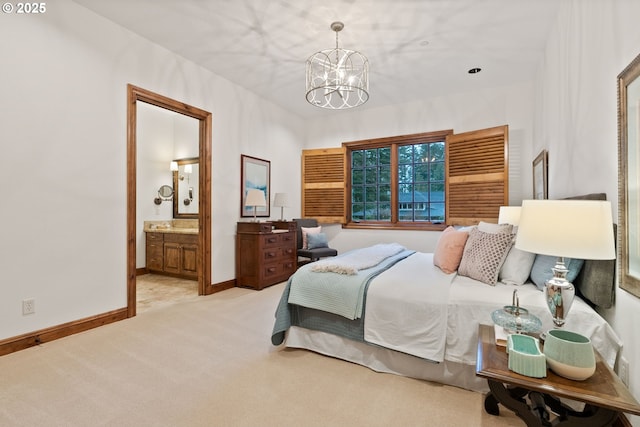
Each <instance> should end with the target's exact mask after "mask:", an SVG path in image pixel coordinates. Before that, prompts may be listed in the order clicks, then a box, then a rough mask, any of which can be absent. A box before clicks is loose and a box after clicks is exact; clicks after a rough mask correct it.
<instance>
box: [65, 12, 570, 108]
mask: <svg viewBox="0 0 640 427" xmlns="http://www.w3.org/2000/svg"><path fill="white" fill-rule="evenodd" d="M74 1H75V2H76V3H78V4H80V5H83V6H85V7H87V8H89V9H91V10H93V11H94V12H96V13H98V14H99V15H102V16H104V17H106V18H108V19H110V20H112V21H114V22H116V23H118V24H120V25H122V26H124V27H126V28H128V29H130V30H132V31H134V32H136V33H138V34H140V35H141V36H142V37H145V38H146V39H148V40H151V41H152V42H154V43H156V44H158V45H161V46H164V47H165V48H166V49H169V50H170V51H173V52H175V53H176V54H178V55H180V56H182V57H184V58H187V59H189V60H191V61H193V62H195V63H197V64H199V65H200V66H202V67H204V68H207V69H209V70H211V71H212V72H214V73H216V74H217V75H219V76H222V77H224V78H226V79H228V80H230V81H232V82H234V83H236V84H238V85H240V86H243V87H245V88H247V89H249V90H250V91H252V92H254V93H256V94H258V95H259V96H261V97H264V98H266V99H268V100H270V101H272V102H273V103H275V104H278V105H280V106H282V107H283V108H285V109H287V110H288V111H290V112H292V113H294V114H297V115H299V116H301V117H305V118H312V117H316V116H319V115H323V114H324V115H326V114H339V113H340V112H336V111H331V110H325V109H321V108H319V107H315V106H312V105H310V104H308V103H307V102H306V100H305V61H306V59H307V58H308V57H309V56H310V55H311V54H313V53H315V52H317V51H319V50H324V49H331V48H334V47H335V33H334V32H333V31H331V29H330V24H331V23H332V22H333V21H342V22H344V24H345V27H344V30H342V31H341V32H340V35H339V40H340V47H342V48H345V49H352V50H358V51H360V52H362V53H363V54H365V55H366V56H367V57H368V59H369V67H370V78H369V80H370V91H369V92H370V98H369V101H368V102H367V103H366V104H364V105H362V106H360V107H356V108H357V109H358V110H361V109H365V108H374V107H380V106H384V105H391V104H401V103H406V102H411V101H416V100H419V99H423V98H431V97H435V96H440V95H443V94H448V93H456V92H466V91H471V90H477V89H480V88H491V87H496V86H503V85H508V84H512V83H517V82H522V81H526V80H531V79H532V78H533V76H534V74H535V72H536V70H537V66H538V64H539V62H540V60H541V59H542V55H543V52H544V48H545V43H546V39H547V35H548V32H549V30H550V29H551V27H552V26H553V24H554V22H555V19H556V16H557V12H558V9H559V7H560V4H561V2H562V1H564V0H518V1H514V0H323V1H311V0H109V1H104V0H74ZM474 67H479V68H481V69H482V71H481V72H480V73H477V74H469V73H468V70H469V69H471V68H474Z"/></svg>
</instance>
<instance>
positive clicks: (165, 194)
mask: <svg viewBox="0 0 640 427" xmlns="http://www.w3.org/2000/svg"><path fill="white" fill-rule="evenodd" d="M171 196H173V188H171V186H170V185H163V186H162V187H160V188H159V189H158V197H156V198H155V199H153V203H155V204H156V205H159V204H161V203H162V202H163V201H164V200H171Z"/></svg>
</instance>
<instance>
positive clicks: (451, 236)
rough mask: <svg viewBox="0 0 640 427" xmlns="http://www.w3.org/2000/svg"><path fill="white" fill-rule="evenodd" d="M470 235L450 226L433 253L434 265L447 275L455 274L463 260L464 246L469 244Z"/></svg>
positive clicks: (443, 233)
mask: <svg viewBox="0 0 640 427" xmlns="http://www.w3.org/2000/svg"><path fill="white" fill-rule="evenodd" d="M468 237H469V233H468V232H466V231H458V230H456V229H455V228H453V227H451V226H449V227H447V228H446V229H445V230H444V231H443V232H442V235H441V236H440V238H439V239H438V244H437V245H436V250H435V252H434V253H433V264H434V265H435V266H436V267H440V270H442V271H444V272H445V273H447V274H451V273H454V272H455V271H456V270H457V269H458V266H459V265H460V260H462V253H463V252H464V245H465V243H467V238H468Z"/></svg>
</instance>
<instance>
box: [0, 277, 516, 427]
mask: <svg viewBox="0 0 640 427" xmlns="http://www.w3.org/2000/svg"><path fill="white" fill-rule="evenodd" d="M283 286H284V285H282V284H280V285H276V286H273V287H270V288H267V289H264V290H262V291H253V290H249V289H240V288H233V289H230V290H227V291H224V292H220V293H218V294H214V295H210V296H206V297H199V298H197V299H195V300H191V301H185V302H180V303H176V304H174V305H171V306H167V307H165V308H162V309H158V310H150V311H148V312H146V313H145V314H144V315H141V316H136V317H134V318H132V319H128V320H124V321H121V322H117V323H113V324H109V325H106V326H103V327H100V328H97V329H93V330H91V331H87V332H83V333H81V334H77V335H74V336H70V337H67V338H63V339H60V340H57V341H53V342H50V343H46V344H43V345H41V346H38V347H33V348H29V349H27V350H23V351H20V352H17V353H12V354H9V355H7V356H3V357H0V402H1V403H0V425H2V426H16V427H19V426H29V427H37V426H47V427H55V426H136V427H141V426H239V427H243V426H252V427H253V426H265V427H268V426H278V427H287V426H296V427H299V426H323V427H324V426H367V427H371V426H464V427H472V426H521V425H523V423H522V422H521V421H520V420H519V419H517V418H515V416H514V415H513V414H511V413H510V412H509V411H507V410H505V409H503V410H502V415H501V416H499V417H493V416H490V415H487V414H485V413H484V411H483V396H482V395H481V394H479V393H474V392H469V391H465V390H461V389H458V388H455V387H448V386H442V385H438V384H433V383H429V382H425V381H419V380H414V379H410V378H403V377H399V376H395V375H390V374H380V373H375V372H373V371H371V370H369V369H368V368H364V367H361V366H358V365H354V364H351V363H348V362H344V361H340V360H337V359H333V358H329V357H325V356H321V355H318V354H315V353H312V352H308V351H305V350H283V349H279V348H275V347H273V346H272V345H271V343H270V333H271V329H272V326H273V321H274V317H273V315H274V312H275V308H276V305H277V302H278V299H279V298H280V294H281V292H282V289H283Z"/></svg>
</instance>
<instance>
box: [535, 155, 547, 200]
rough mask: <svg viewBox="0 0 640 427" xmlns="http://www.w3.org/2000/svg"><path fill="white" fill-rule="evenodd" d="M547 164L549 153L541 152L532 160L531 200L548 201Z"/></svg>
mask: <svg viewBox="0 0 640 427" xmlns="http://www.w3.org/2000/svg"><path fill="white" fill-rule="evenodd" d="M548 162H549V153H548V152H547V150H542V151H541V152H540V154H538V156H537V157H536V158H535V159H534V160H533V198H534V199H548V198H549V183H548V171H547V167H548Z"/></svg>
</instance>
